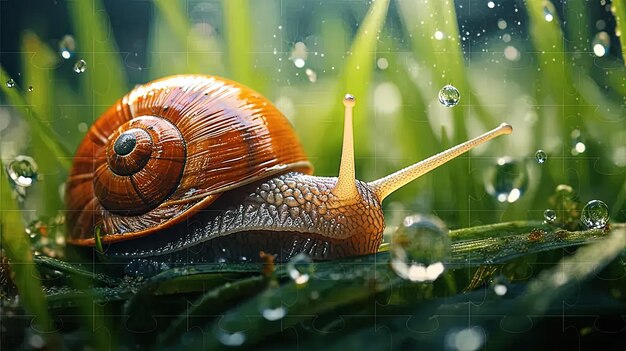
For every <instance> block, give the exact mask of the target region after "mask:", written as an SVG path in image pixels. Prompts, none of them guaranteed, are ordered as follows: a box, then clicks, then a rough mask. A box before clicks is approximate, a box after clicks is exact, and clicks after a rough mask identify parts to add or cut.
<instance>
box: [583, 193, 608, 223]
mask: <svg viewBox="0 0 626 351" xmlns="http://www.w3.org/2000/svg"><path fill="white" fill-rule="evenodd" d="M580 220H581V221H582V222H583V224H584V225H586V226H587V228H589V229H601V228H604V227H605V226H606V224H607V223H608V221H609V207H608V206H607V205H606V204H605V203H604V202H602V201H600V200H591V201H589V202H588V203H587V204H586V205H585V207H583V212H582V214H581V216H580Z"/></svg>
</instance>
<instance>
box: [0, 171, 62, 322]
mask: <svg viewBox="0 0 626 351" xmlns="http://www.w3.org/2000/svg"><path fill="white" fill-rule="evenodd" d="M11 193H12V190H11V188H10V185H9V180H8V178H7V175H6V173H5V171H4V169H2V170H0V243H2V249H3V250H4V251H5V252H6V255H7V257H8V258H9V259H10V261H11V270H12V271H13V274H14V278H13V281H14V283H15V285H16V286H17V289H18V291H19V296H20V301H21V303H22V305H23V306H24V308H25V310H26V311H27V313H29V314H32V315H33V316H34V320H33V322H34V325H35V326H36V328H37V329H38V330H41V331H44V332H50V331H53V330H54V329H53V325H52V321H51V319H50V317H49V316H48V305H47V301H46V298H45V296H44V294H43V290H42V289H41V277H40V276H39V272H38V271H37V267H36V266H35V264H34V263H33V257H32V253H31V251H30V244H29V242H28V239H27V236H26V234H25V231H24V225H23V223H22V215H21V213H20V211H19V210H18V208H17V206H16V204H15V202H14V200H13V199H12V196H11Z"/></svg>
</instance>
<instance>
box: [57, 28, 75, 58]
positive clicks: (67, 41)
mask: <svg viewBox="0 0 626 351" xmlns="http://www.w3.org/2000/svg"><path fill="white" fill-rule="evenodd" d="M74 50H76V41H75V40H74V37H72V36H71V35H69V34H66V35H64V36H63V38H61V40H60V41H59V52H60V53H61V57H63V58H64V59H66V60H67V59H69V58H70V57H72V55H73V54H74Z"/></svg>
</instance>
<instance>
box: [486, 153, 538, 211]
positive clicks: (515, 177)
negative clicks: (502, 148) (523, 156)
mask: <svg viewBox="0 0 626 351" xmlns="http://www.w3.org/2000/svg"><path fill="white" fill-rule="evenodd" d="M527 186H528V174H527V170H526V165H525V164H524V163H523V162H519V161H515V160H513V159H511V158H508V157H502V158H500V159H498V162H497V164H496V165H495V166H494V167H492V168H490V169H488V170H487V173H486V174H485V190H486V191H487V193H488V194H489V195H491V196H493V197H494V198H495V199H496V200H498V201H499V202H508V203H513V202H515V201H517V200H519V198H520V197H521V196H522V195H523V194H524V191H526V187H527Z"/></svg>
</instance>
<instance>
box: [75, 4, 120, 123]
mask: <svg viewBox="0 0 626 351" xmlns="http://www.w3.org/2000/svg"><path fill="white" fill-rule="evenodd" d="M67 6H68V8H69V14H70V20H71V23H72V24H73V27H74V33H75V34H74V36H75V39H76V48H77V50H76V56H75V57H76V60H80V59H82V60H84V61H85V62H86V63H87V68H86V70H85V72H84V73H81V74H79V75H78V76H77V79H79V80H80V81H81V86H82V92H83V98H84V100H83V101H85V102H86V104H87V105H88V108H90V109H89V111H85V116H87V117H85V116H75V118H77V119H78V120H81V121H84V122H86V123H87V124H88V125H91V123H92V122H93V120H94V119H95V118H96V117H97V116H99V115H100V114H102V112H104V110H106V109H107V108H108V107H109V106H111V105H112V104H113V103H114V102H115V101H116V100H117V99H119V98H120V97H121V96H123V95H124V94H125V93H126V92H127V90H128V89H127V86H126V84H127V82H128V80H127V79H126V74H125V73H124V67H123V65H122V61H121V58H122V57H123V56H124V54H125V53H120V51H119V50H118V48H117V44H116V43H115V39H114V36H113V35H112V33H111V32H110V28H111V26H110V23H109V18H108V16H107V15H106V13H107V12H106V11H105V9H104V6H103V4H102V2H101V1H99V0H93V1H69V2H67ZM81 118H82V119H81Z"/></svg>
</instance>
